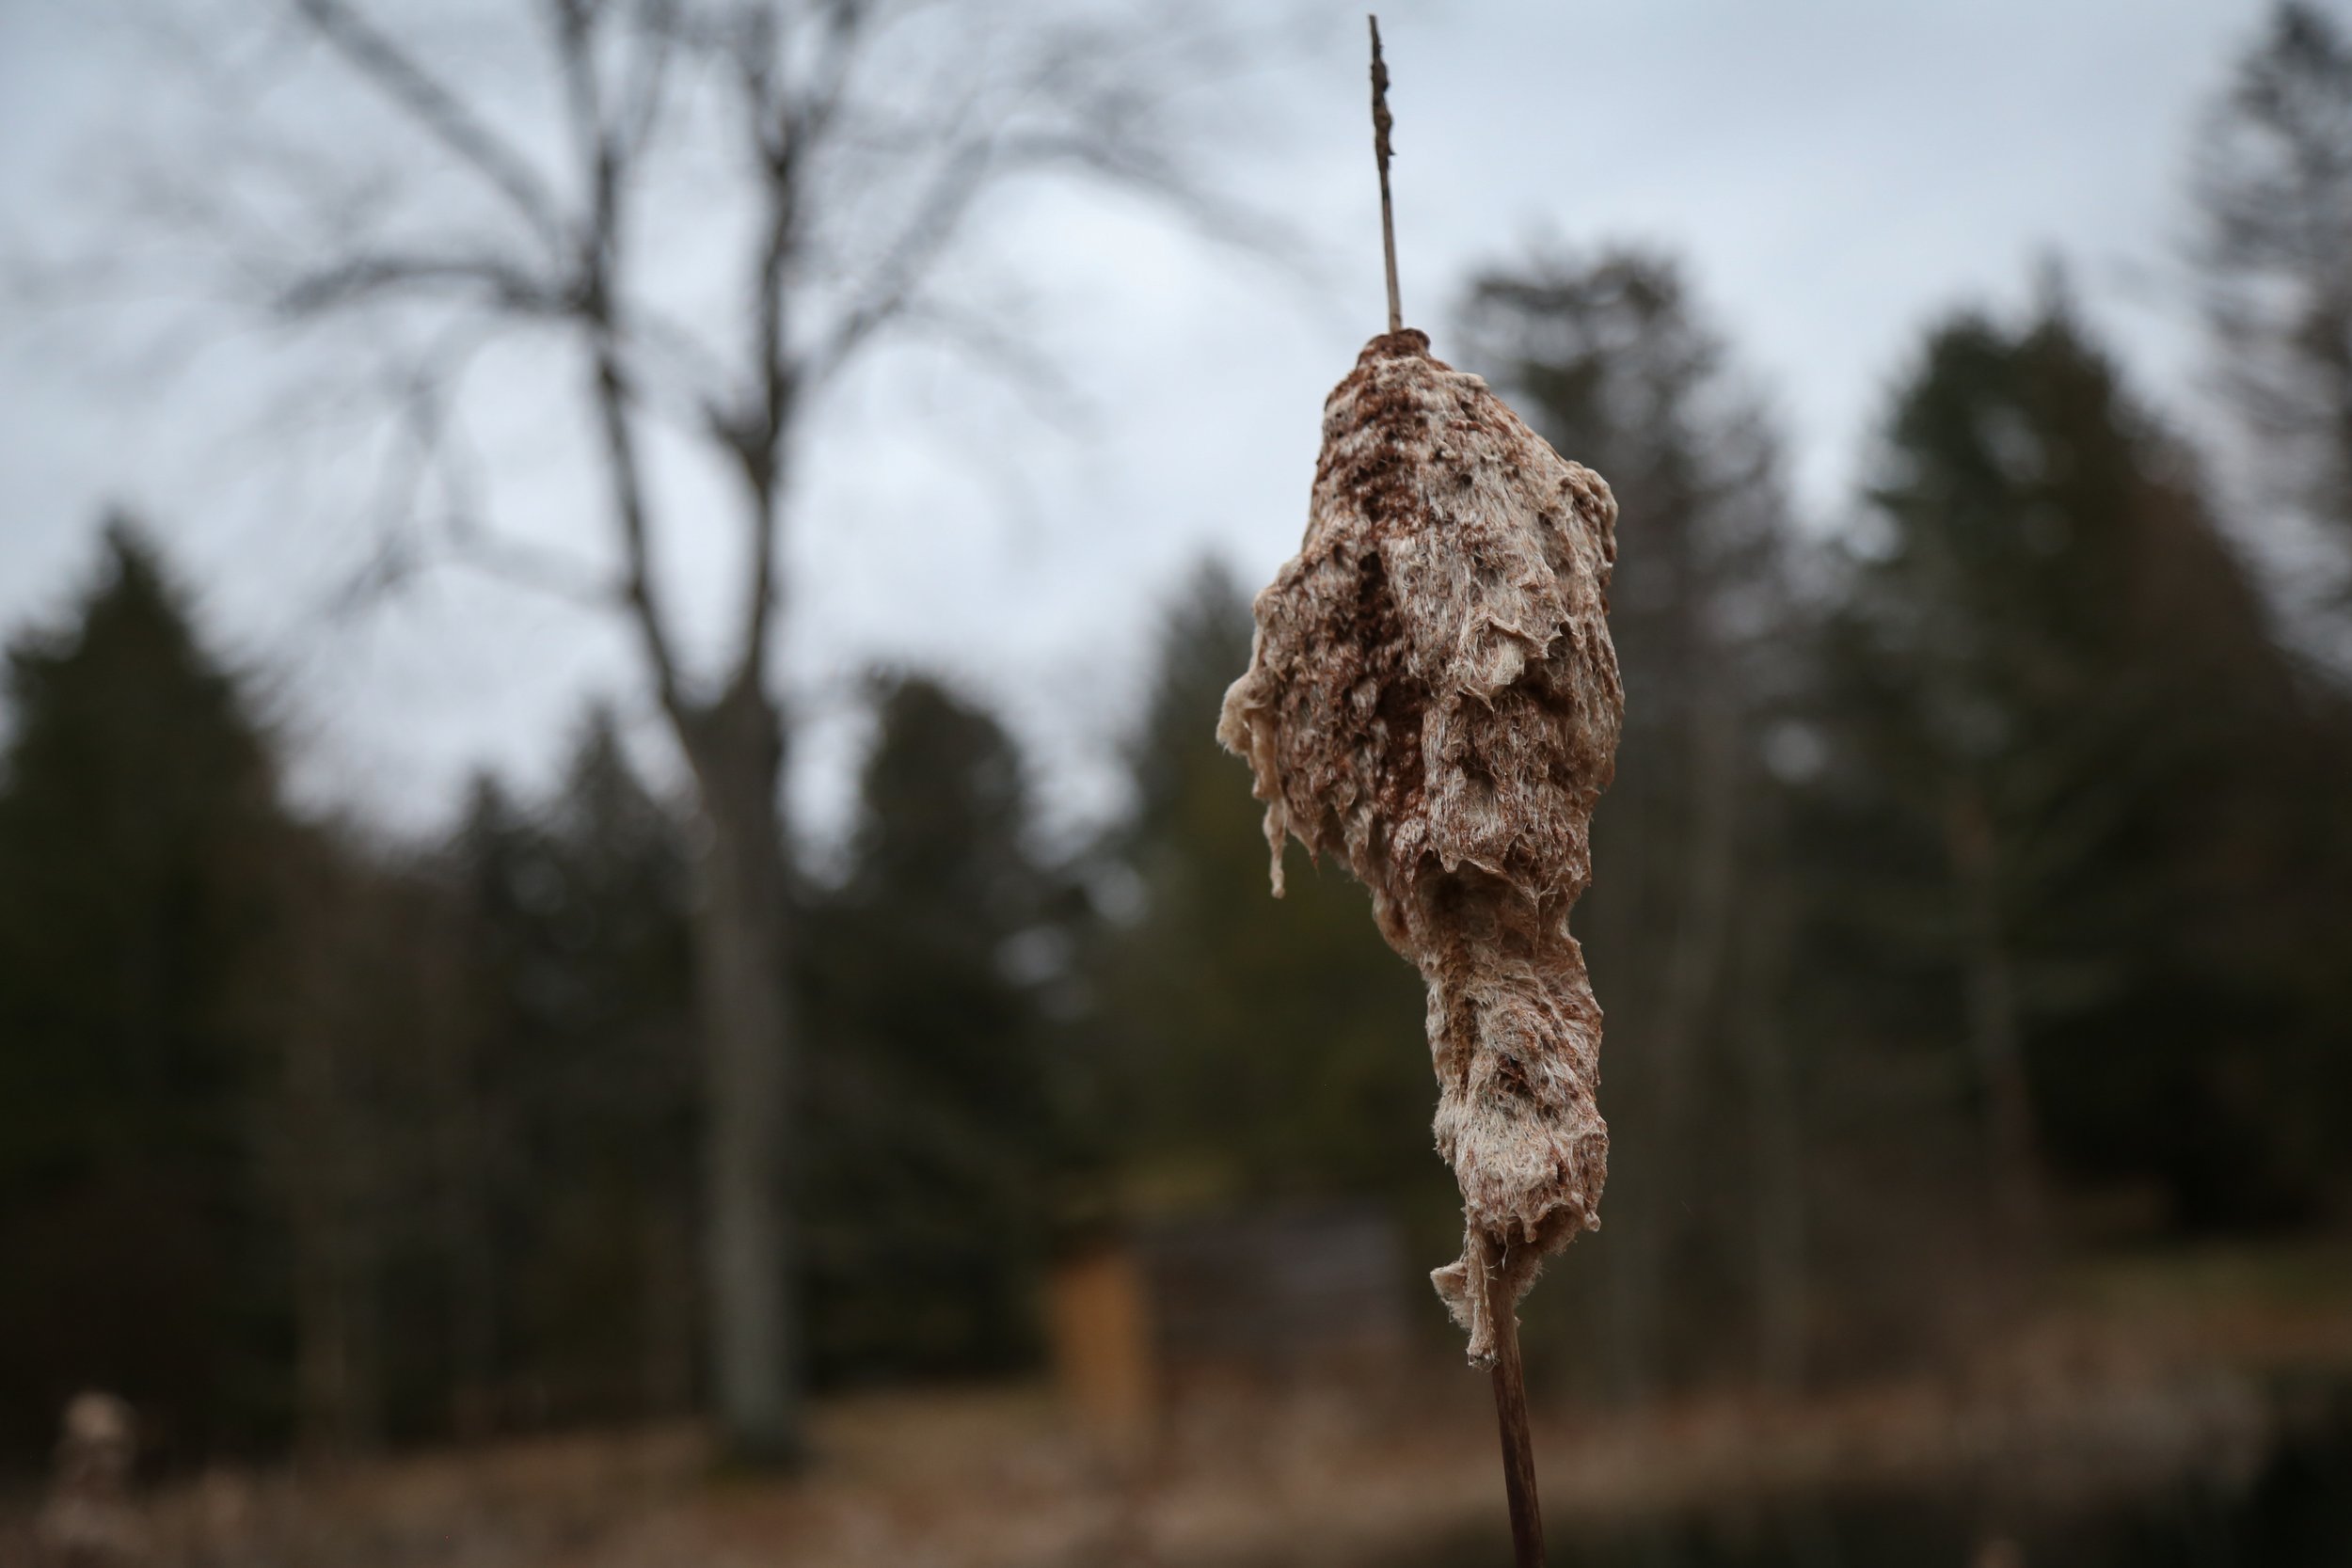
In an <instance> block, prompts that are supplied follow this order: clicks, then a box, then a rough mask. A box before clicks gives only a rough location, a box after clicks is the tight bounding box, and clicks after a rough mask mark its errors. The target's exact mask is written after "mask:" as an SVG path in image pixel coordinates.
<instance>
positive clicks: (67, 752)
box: [0, 520, 284, 1454]
mask: <svg viewBox="0 0 2352 1568" xmlns="http://www.w3.org/2000/svg"><path fill="white" fill-rule="evenodd" d="M7 683H8V684H7V689H8V713H9V719H10V723H11V733H10V736H9V739H8V750H7V754H6V763H5V772H4V773H0V1258H5V1259H7V1263H6V1265H5V1267H0V1445H5V1447H6V1448H7V1449H10V1450H12V1451H14V1452H16V1453H19V1454H24V1453H28V1452H38V1451H39V1450H40V1449H41V1448H42V1447H45V1445H46V1443H47V1441H48V1438H49V1435H50V1432H51V1426H52V1422H53V1421H54V1419H55V1416H56V1411H57V1410H58V1408H59V1407H60V1405H61V1403H62V1402H63V1401H64V1400H65V1399H66V1398H67V1397H68V1396H70V1395H71V1394H72V1393H74V1392H76V1391H77V1390H79V1389H80V1388H83V1387H85V1386H103V1387H107V1388H111V1389H113V1390H115V1391H116V1392H118V1393H119V1394H121V1395H123V1396H124V1397H126V1398H128V1399H129V1400H131V1401H132V1402H134V1404H135V1405H136V1406H138V1407H139V1408H141V1409H142V1410H143V1411H146V1412H148V1413H149V1414H150V1415H151V1417H152V1418H154V1420H155V1421H156V1422H157V1423H158V1427H159V1430H160V1431H161V1433H163V1434H164V1436H165V1438H166V1440H167V1443H168V1444H169V1446H170V1447H171V1449H173V1450H174V1451H175V1452H179V1453H183V1454H186V1453H193V1452H197V1451H201V1450H202V1449H205V1448H207V1447H210V1446H212V1445H215V1444H218V1443H222V1442H234V1441H239V1440H249V1439H251V1438H252V1437H253V1436H255V1435H256V1434H257V1433H260V1432H266V1431H267V1430H269V1429H270V1427H271V1426H272V1425H273V1424H274V1423H275V1422H276V1421H277V1420H278V1419H279V1418H281V1410H280V1408H279V1406H280V1402H281V1400H282V1376H281V1375H280V1366H279V1362H278V1347H279V1345H280V1343H281V1336H282V1328H283V1312H284V1305H283V1296H282V1291H279V1290H278V1289H277V1288H276V1286H275V1284H274V1279H275V1277H276V1276H275V1275H274V1272H273V1270H272V1267H271V1263H272V1244H273V1243H272V1235H271V1227H270V1226H269V1224H268V1223H267V1220H266V1217H265V1213H264V1211H263V1207H262V1203H261V1200H260V1197H259V1191H258V1184H257V1181H256V1177H255V1170H254V1162H253V1158H252V1152H253V1151H252V1146H251V1129H250V1126H249V1123H248V1119H247V1116H246V1113H247V1110H248V1107H249V1100H248V1092H249V1090H250V1088H251V1086H252V1085H253V1084H254V1083H255V1081H256V1079H257V1076H258V1075H259V1074H261V1073H262V1071H263V1070H264V1067H265V1064H264V1062H263V1061H262V1053H261V1046H260V1042H259V1039H258V1037H257V1031H256V1029H255V1027H254V1025H253V1022H252V1021H253V1004H254V1002H255V997H254V994H253V992H254V988H255V983H256V980H257V974H256V964H257V961H258V958H259V955H260V954H261V953H262V950H263V947H264V944H265V942H267V940H268V939H269V937H270V935H271V929H270V927H271V918H272V897H271V884H270V874H269V861H270V857H271V855H272V852H273V847H274V846H275V845H277V844H278V841H279V838H280V835H281V832H282V830H283V823H282V820H281V818H280V817H279V816H278V806H277V802H276V796H275V783H274V778H273V767H272V762H271V758H270V754H269V748H268V743H267V740H266V737H265V736H264V735H263V732H262V729H261V727H260V725H259V723H258V722H257V721H256V720H255V718H254V716H253V714H252V712H251V708H250V704H249V700H248V699H247V697H246V694H245V693H244V692H243V691H242V690H241V689H240V688H239V685H238V683H237V681H236V680H235V678H234V677H233V676H232V675H231V674H230V673H229V672H228V671H227V670H226V669H225V668H223V667H222V666H221V665H220V664H219V663H218V662H217V661H216V660H215V659H214V658H213V657H211V656H210V655H209V654H208V653H206V651H205V650H204V649H203V648H202V647H201V646H200V645H199V641H198V639H197V636H196V633H195V631H194V629H193V628H192V626H191V625H190V622H189V615H188V610H187V608H186V604H185V602H184V599H183V596H182V594H180V592H179V591H178V590H177V589H176V588H175V587H174V586H173V585H172V584H171V583H170V581H169V580H168V578H167V576H166V574H165V571H164V569H163V566H162V564H161V562H159V561H158V559H157V557H156V555H155V552H154V551H153V549H152V548H151V546H148V545H147V544H146V543H145V542H144V540H143V539H142V537H141V536H140V534H139V533H138V532H137V531H136V530H135V529H134V528H133V527H132V526H131V525H129V524H128V523H126V522H123V521H121V520H117V521H116V522H114V523H113V524H111V525H110V526H109V528H108V530H107V533H106V543H105V565H104V569H103V573H102V575H101V577H100V579H99V581H98V583H97V585H96V586H95V587H94V589H93V590H92V591H91V592H90V593H89V594H88V595H87V597H86V599H85V600H84V602H83V604H82V605H81V607H80V609H79V611H78V613H77V614H76V615H75V616H74V618H73V620H72V624H71V625H70V626H67V627H65V628H63V629H60V630H56V631H52V632H34V633H30V634H27V635H24V636H23V637H21V638H20V639H19V640H18V641H17V642H16V643H15V645H14V646H13V647H12V648H11V649H10V650H9V653H8V672H7Z"/></svg>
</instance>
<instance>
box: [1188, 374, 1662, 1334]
mask: <svg viewBox="0 0 2352 1568" xmlns="http://www.w3.org/2000/svg"><path fill="white" fill-rule="evenodd" d="M1615 521H1616V502H1615V501H1614V500H1613V499H1612V498H1611V496H1610V494H1609V486H1608V485H1607V484H1606V483H1603V481H1602V480H1601V478H1600V476H1599V475H1597V474H1596V473H1594V472H1592V471H1591V470H1590V469H1588V468H1585V467H1581V466H1580V465H1578V464H1575V463H1570V462H1567V461H1565V459H1563V458H1562V457H1561V456H1560V455H1559V454H1558V453H1557V452H1555V451H1552V450H1551V448H1550V447H1549V446H1548V445H1546V444H1545V443H1544V441H1543V440H1542V439H1541V438H1540V437H1538V436H1536V435H1535V434H1534V432H1533V431H1531V430H1529V429H1528V428H1527V426H1526V425H1525V424H1523V423H1522V422H1521V421H1520V420H1519V419H1518V416H1517V415H1515V414H1514V413H1512V412H1511V410H1510V409H1509V408H1508V407H1507V406H1505V405H1504V404H1503V403H1502V400H1501V399H1500V398H1498V397H1496V396H1495V395H1494V393H1493V392H1491V391H1490V390H1488V389H1487V387H1486V383H1485V382H1484V381H1482V380H1480V379H1479V378H1478V377H1476V376H1474V375H1467V374H1464V373H1462V372H1458V371H1455V370H1454V369H1453V368H1451V367H1450V366H1448V365H1446V364H1444V363H1443V362H1441V361H1439V360H1438V359H1435V358H1432V357H1431V356H1430V355H1429V340H1428V339H1427V338H1426V337H1425V336H1423V335H1422V333H1419V332H1415V331H1404V332H1392V333H1390V334H1387V335H1386V336H1383V337H1379V338H1375V339H1374V340H1373V341H1372V342H1371V343H1370V344H1368V345H1367V346H1366V347H1365V349H1364V351H1363V354H1362V356H1360V357H1359V359H1358V360H1357V362H1356V368H1355V370H1354V371H1353V372H1351V373H1350V374H1349V375H1348V377H1347V379H1345V380H1344V381H1343V382H1341V383H1340V385H1339V387H1338V388H1336V389H1335V390H1334V391H1333V392H1332V394H1331V397H1330V399H1329V401H1328V402H1327V404H1325V405H1324V419H1323V454H1322V459H1321V462H1320V463H1319V464H1318V466H1317V467H1316V471H1315V485H1314V495H1313V500H1312V503H1311V508H1310V511H1309V514H1308V522H1307V536H1306V540H1305V542H1304V543H1303V544H1302V545H1301V546H1300V548H1299V552H1298V554H1297V556H1296V557H1295V558H1294V559H1293V560H1292V561H1290V562H1288V563H1286V564H1285V565H1284V566H1283V567H1282V569H1281V571H1280V573H1279V574H1278V575H1277V576H1276V578H1275V579H1274V581H1273V583H1272V584H1271V585H1270V586H1268V587H1267V588H1266V589H1265V590H1264V592H1263V593H1261V594H1259V595H1258V598H1257V603H1256V613H1257V624H1258V629H1257V637H1256V640H1255V642H1254V645H1253V647H1252V650H1251V654H1250V662H1249V670H1248V673H1247V674H1245V675H1243V676H1242V678H1241V679H1240V680H1238V681H1236V682H1235V683H1234V684H1233V687H1232V690H1231V691H1229V692H1228V693H1227V694H1226V698H1225V709H1224V714H1223V716H1222V718H1221V720H1220V721H1219V722H1218V725H1217V736H1218V738H1219V739H1220V740H1222V741H1223V742H1224V743H1225V745H1226V746H1227V747H1229V748H1230V749H1232V751H1234V752H1239V753H1240V754H1241V755H1242V756H1244V757H1246V758H1248V762H1249V765H1250V768H1251V770H1252V772H1253V773H1254V774H1255V776H1256V792H1257V795H1258V798H1259V799H1260V800H1263V801H1265V803H1266V838H1267V842H1268V843H1269V845H1270V846H1271V847H1272V848H1273V851H1274V889H1275V893H1276V894H1277V895H1279V894H1280V893H1281V891H1282V846H1283V842H1284V839H1285V837H1286V835H1289V834H1295V835H1296V836H1297V838H1298V840H1299V841H1300V842H1301V843H1302V844H1304V845H1306V846H1307V847H1308V849H1309V850H1310V851H1311V852H1313V853H1315V854H1333V855H1337V856H1340V857H1342V858H1343V859H1344V860H1345V861H1346V863H1347V865H1348V867H1349V869H1350V870H1352V871H1353V872H1354V873H1355V874H1356V876H1357V878H1358V879H1359V880H1361V881H1362V882H1363V883H1364V885H1365V886H1366V887H1367V888H1369V889H1371V891H1372V901H1373V912H1374V916H1375V919H1376V920H1377V921H1378V923H1379V926H1380V931H1381V934H1382V935H1383V936H1384V937H1386V938H1387V939H1388V941H1389V943H1390V945H1391V946H1393V947H1394V948H1395V949H1396V950H1397V951H1398V952H1399V953H1401V954H1403V955H1404V956H1405V957H1406V958H1409V959H1411V960H1412V961H1413V962H1414V963H1415V964H1417V965H1419V966H1420V969H1421V972H1422V977H1423V978H1424V979H1425V980H1426V981H1427V983H1428V987H1429V1018H1428V1026H1429V1046H1430V1053H1431V1058H1432V1062H1433V1065H1434V1066H1435V1068H1436V1069H1437V1074H1438V1116H1437V1124H1436V1128H1437V1137H1438V1150H1439V1152H1440V1153H1441V1154H1443V1155H1444V1156H1445V1158H1446V1159H1447V1160H1448V1161H1449V1162H1451V1163H1452V1164H1453V1166H1454V1178H1455V1180H1457V1181H1458V1182H1459V1184H1460V1186H1461V1190H1462V1207H1463V1221H1464V1228H1465V1232H1466V1233H1465V1236H1464V1241H1463V1251H1462V1257H1461V1259H1459V1260H1458V1261H1456V1262H1454V1264H1452V1265H1450V1266H1448V1267H1446V1268H1443V1269H1440V1270H1438V1272H1437V1274H1436V1275H1435V1276H1434V1277H1435V1279H1436V1283H1437V1286H1438V1293H1439V1294H1440V1295H1442V1296H1443V1297H1444V1298H1445V1300H1446V1303H1447V1305H1448V1307H1450V1308H1451V1309H1452V1311H1453V1313H1454V1318H1455V1320H1456V1321H1457V1322H1459V1323H1461V1324H1462V1326H1463V1327H1464V1328H1465V1329H1466V1330H1467V1331H1468V1332H1469V1334H1470V1354H1471V1355H1472V1356H1473V1357H1477V1358H1480V1359H1484V1358H1486V1357H1487V1356H1489V1355H1491V1354H1493V1346H1494V1339H1493V1324H1492V1322H1491V1321H1490V1318H1489V1315H1488V1314H1489V1303H1490V1301H1492V1300H1495V1299H1498V1298H1499V1299H1500V1300H1501V1301H1502V1302H1516V1301H1517V1300H1518V1297H1519V1296H1520V1295H1521V1294H1523V1293H1525V1291H1526V1290H1527V1287H1528V1286H1529V1285H1530V1284H1532V1283H1533V1282H1534V1276H1535V1272H1536V1269H1537V1268H1538V1267H1539V1266H1540V1264H1541V1261H1542V1259H1544V1257H1545V1256H1547V1255H1548V1254H1549V1253H1552V1252H1555V1251H1557V1250H1559V1249H1560V1248H1561V1247H1562V1246H1565V1245H1566V1244H1567V1242H1568V1241H1569V1240H1570V1239H1571V1238H1572V1237H1573V1236H1574V1235H1575V1233H1576V1232H1577V1231H1578V1230H1580V1229H1586V1228H1590V1227H1597V1225H1598V1224H1599V1223H1600V1222H1599V1219H1598V1217H1597V1208H1598V1205H1599V1202H1600V1192H1601V1184H1602V1181H1603V1180H1604V1179H1605V1178H1606V1176H1607V1173H1608V1161H1609V1132H1608V1128H1607V1126H1606V1124H1605V1123H1603V1121H1602V1120H1601V1117H1600V1112H1599V1108H1598V1106H1597V1103H1596V1101H1595V1093H1596V1090H1597V1087H1598V1084H1599V1062H1600V1023H1601V1018H1600V1008H1599V1007H1598V1006H1597V1004H1596V1003H1595V1002H1594V1000H1593V992H1592V987H1591V985H1590V983H1589V982H1588V981H1587V980H1586V978H1585V974H1584V958H1583V954H1582V952H1581V950H1580V949H1579V948H1578V946H1577V943H1576V939H1575V938H1574V937H1572V936H1570V935H1569V934H1568V910H1569V908H1570V906H1572V905H1573V904H1574V903H1575V902H1576V900H1577V898H1578V896H1579V895H1581V894H1582V893H1583V891H1584V889H1585V887H1586V885H1587V884H1588V883H1589V882H1590V880H1591V879H1592V857H1591V838H1590V824H1591V820H1592V814H1593V807H1594V804H1595V802H1596V801H1597V800H1599V798H1600V793H1601V791H1602V790H1603V789H1605V788H1606V787H1608V784H1609V781H1610V777H1611V775H1612V773H1613V771H1614V768H1615V755H1616V745H1617V730H1618V725H1619V721H1620V720H1621V718H1622V716H1623V712H1624V698H1623V693H1622V691H1621V690H1620V689H1619V686H1618V680H1617V657H1616V650H1615V648H1614V647H1613V645H1612V644H1611V642H1610V640H1609V625H1608V618H1607V617H1608V590H1609V575H1610V568H1611V565H1612V562H1613V561H1614V559H1615V551H1616V545H1615V537H1614V526H1615Z"/></svg>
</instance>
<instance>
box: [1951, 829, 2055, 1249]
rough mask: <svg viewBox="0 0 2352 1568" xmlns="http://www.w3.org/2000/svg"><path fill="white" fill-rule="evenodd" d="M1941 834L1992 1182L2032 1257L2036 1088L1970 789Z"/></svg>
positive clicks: (1989, 835) (2036, 1245)
mask: <svg viewBox="0 0 2352 1568" xmlns="http://www.w3.org/2000/svg"><path fill="white" fill-rule="evenodd" d="M1946 839H1947V847H1948V849H1949V853H1950V855H1951V861H1952V870H1953V874H1954V878H1955V879H1956V880H1957V881H1958V883H1959V892H1960V901H1961V908H1962V914H1963V920H1964V923H1965V930H1964V933H1963V942H1964V949H1963V965H1964V970H1965V977H1966V979H1965V983H1966V988H1967V1006H1968V1047H1969V1052H1970V1054H1971V1055H1972V1056H1973V1058H1974V1059H1975V1062H1976V1068H1977V1073H1978V1079H1979V1083H1980V1084H1981V1085H1982V1086H1983V1093H1984V1098H1985V1132H1986V1138H1985V1149H1986V1155H1987V1158H1988V1163H1989V1164H1990V1166H1991V1170H1990V1179H1991V1186H1992V1190H1993V1193H1994V1199H1995V1201H1996V1202H1997V1203H1998V1204H1999V1205H2000V1216H1999V1217H2000V1221H2001V1224H2002V1227H2003V1228H2004V1229H2006V1230H2007V1231H2008V1232H2009V1239H2010V1243H2012V1244H2013V1245H2014V1246H2016V1247H2017V1248H2018V1250H2020V1251H2021V1252H2023V1253H2024V1254H2025V1255H2026V1257H2027V1258H2029V1259H2031V1258H2034V1257H2037V1256H2038V1255H2039V1254H2040V1252H2041V1250H2042V1240H2043V1227H2044V1224H2045V1217H2044V1213H2043V1207H2042V1160H2041V1151H2040V1148H2039V1140H2038V1139H2037V1138H2036V1137H2035V1135H2034V1113H2033V1089H2032V1086H2031V1085H2030V1084H2029V1083H2028V1082H2027V1081H2026V1053H2025V1047H2024V1044H2023V1042H2022V1040H2021V1038H2020V1033H2021V1031H2020V1028H2019V1024H2018V1018H2017V984H2016V978H2015V974H2014V973H2013V971H2012V967H2011V963H2010V952H2009V943H2008V941H2007V938H2006V934H2005V932H2004V931H2003V928H2002V921H2001V910H2000V888H1999V881H1998V878H1999V865H1998V863H1997V860H1996V851H1995V848H1994V838H1993V825H1992V820H1991V817H1990V816H1989V815H1988V814H1987V813H1986V811H1985V809H1984V803H1983V801H1982V800H1979V798H1978V797H1977V796H1976V795H1975V794H1974V793H1973V792H1971V791H1969V790H1966V789H1964V788H1963V789H1961V790H1959V791H1956V792H1955V794H1954V796H1953V798H1952V801H1951V804H1950V806H1949V808H1948V810H1947V816H1946Z"/></svg>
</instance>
